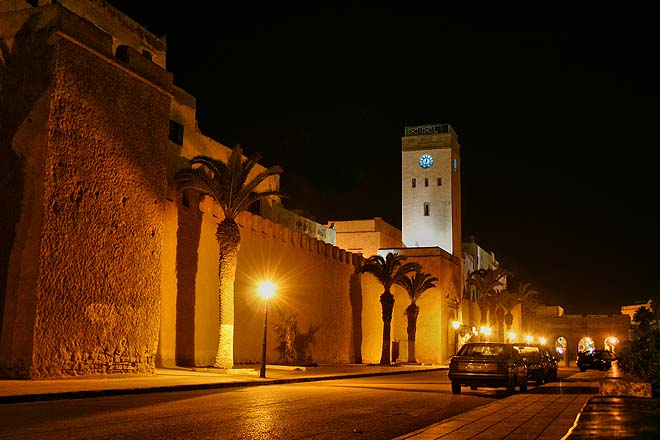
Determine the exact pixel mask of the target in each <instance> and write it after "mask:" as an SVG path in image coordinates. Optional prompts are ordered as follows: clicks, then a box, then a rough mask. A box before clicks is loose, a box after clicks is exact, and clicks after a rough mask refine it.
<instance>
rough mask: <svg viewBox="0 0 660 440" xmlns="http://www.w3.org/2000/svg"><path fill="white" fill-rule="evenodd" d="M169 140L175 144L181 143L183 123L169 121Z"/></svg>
mask: <svg viewBox="0 0 660 440" xmlns="http://www.w3.org/2000/svg"><path fill="white" fill-rule="evenodd" d="M170 140H171V141H172V142H174V143H175V144H177V145H183V125H181V124H179V123H178V122H175V121H170Z"/></svg>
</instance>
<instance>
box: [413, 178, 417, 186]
mask: <svg viewBox="0 0 660 440" xmlns="http://www.w3.org/2000/svg"><path fill="white" fill-rule="evenodd" d="M412 187H413V188H415V187H417V179H415V178H414V177H413V178H412Z"/></svg>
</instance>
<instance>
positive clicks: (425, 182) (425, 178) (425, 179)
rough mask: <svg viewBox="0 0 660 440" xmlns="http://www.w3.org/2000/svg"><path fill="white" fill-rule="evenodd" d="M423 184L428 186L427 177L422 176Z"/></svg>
mask: <svg viewBox="0 0 660 440" xmlns="http://www.w3.org/2000/svg"><path fill="white" fill-rule="evenodd" d="M424 186H429V178H428V177H424Z"/></svg>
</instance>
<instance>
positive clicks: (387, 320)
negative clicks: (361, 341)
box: [356, 252, 421, 365]
mask: <svg viewBox="0 0 660 440" xmlns="http://www.w3.org/2000/svg"><path fill="white" fill-rule="evenodd" d="M405 260H406V257H404V256H403V255H399V254H395V253H393V252H390V253H389V254H387V256H386V257H385V258H383V257H381V256H380V255H374V256H372V257H369V258H368V259H367V261H365V263H364V265H363V266H361V267H360V268H358V269H357V271H356V273H358V274H362V273H370V274H372V275H373V276H374V277H376V279H377V280H378V282H379V283H380V284H381V285H382V286H383V293H382V294H381V295H380V304H381V309H382V312H383V349H382V351H381V356H380V364H381V365H390V363H391V361H390V334H391V326H392V310H393V309H394V295H392V292H390V288H391V287H392V285H393V284H394V283H395V282H396V281H397V280H401V279H402V278H403V277H404V276H405V275H406V274H408V273H410V272H419V271H420V270H421V266H420V265H419V264H417V263H405Z"/></svg>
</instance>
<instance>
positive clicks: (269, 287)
mask: <svg viewBox="0 0 660 440" xmlns="http://www.w3.org/2000/svg"><path fill="white" fill-rule="evenodd" d="M273 294H275V284H273V283H271V282H270V281H264V282H263V283H261V284H259V295H261V297H262V298H263V299H264V305H265V306H266V307H265V310H264V343H263V346H262V347H261V369H260V370H259V377H261V378H265V377H266V334H267V331H268V300H269V299H270V297H271V296H273Z"/></svg>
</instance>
